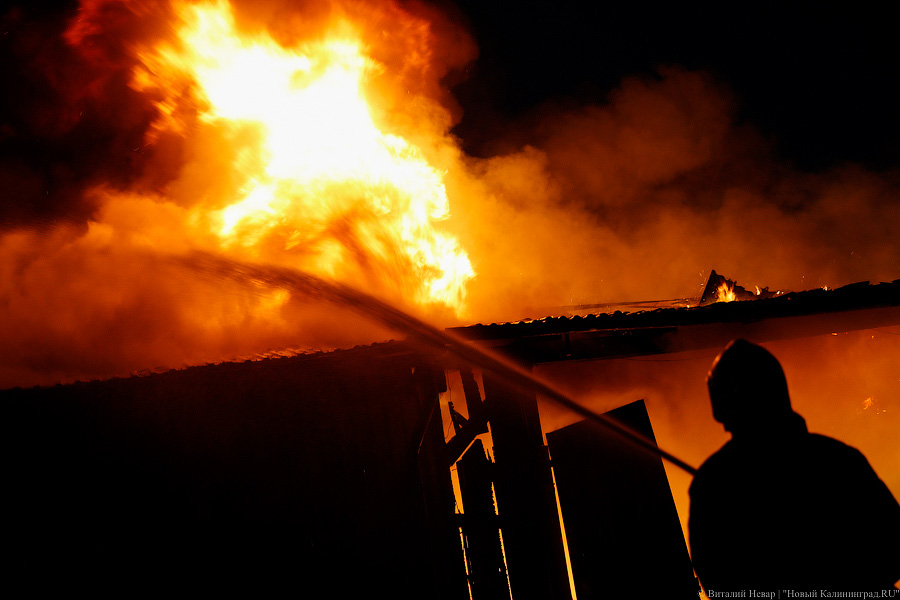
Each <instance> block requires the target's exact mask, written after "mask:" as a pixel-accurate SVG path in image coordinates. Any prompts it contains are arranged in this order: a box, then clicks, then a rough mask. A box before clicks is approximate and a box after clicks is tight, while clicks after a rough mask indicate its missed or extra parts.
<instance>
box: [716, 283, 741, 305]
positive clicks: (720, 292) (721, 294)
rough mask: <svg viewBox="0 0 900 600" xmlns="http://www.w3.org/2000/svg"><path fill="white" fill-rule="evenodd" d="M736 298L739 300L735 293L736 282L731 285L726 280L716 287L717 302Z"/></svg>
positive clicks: (730, 300)
mask: <svg viewBox="0 0 900 600" xmlns="http://www.w3.org/2000/svg"><path fill="white" fill-rule="evenodd" d="M735 300H737V295H736V294H735V293H734V284H731V285H729V284H728V282H727V281H726V282H723V283H722V285H720V286H719V287H718V288H717V289H716V302H733V301H735Z"/></svg>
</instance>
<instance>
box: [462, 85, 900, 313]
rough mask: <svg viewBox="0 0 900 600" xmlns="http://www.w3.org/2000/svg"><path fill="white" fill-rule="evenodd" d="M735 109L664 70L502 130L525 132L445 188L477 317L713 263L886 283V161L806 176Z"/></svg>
mask: <svg viewBox="0 0 900 600" xmlns="http://www.w3.org/2000/svg"><path fill="white" fill-rule="evenodd" d="M736 112H737V107H736V106H735V104H734V100H733V99H732V97H731V95H730V93H729V92H728V90H727V88H725V87H724V86H723V85H721V84H718V83H717V82H715V81H713V80H712V79H711V78H710V77H709V76H708V75H705V74H704V73H698V72H691V71H687V70H684V69H681V68H664V69H660V71H659V74H658V77H656V78H637V77H635V78H629V79H626V80H625V81H623V82H622V83H621V85H620V86H619V87H618V88H617V89H616V90H615V91H613V92H612V93H611V94H610V96H609V101H608V103H607V104H605V105H601V106H579V107H574V108H573V107H561V106H559V105H551V106H545V107H543V108H542V109H541V110H539V111H537V112H536V113H535V114H532V115H531V116H529V117H528V118H526V119H524V120H523V121H521V122H518V123H515V124H514V126H511V127H512V128H513V129H515V130H516V132H515V135H514V136H511V137H512V139H513V140H516V141H518V142H519V143H521V140H527V143H521V146H520V148H519V149H518V150H517V151H514V152H510V153H507V154H504V155H498V156H494V157H491V158H487V159H478V160H476V159H469V165H468V166H469V167H470V168H469V170H468V173H470V174H472V175H471V178H470V179H469V180H467V181H465V182H462V183H460V188H459V189H458V190H457V195H458V198H454V199H453V200H454V204H453V206H454V211H455V212H456V214H457V217H458V218H459V219H460V220H461V222H462V223H463V224H462V226H461V228H460V230H461V234H460V235H461V237H462V238H463V239H465V242H464V244H465V247H466V248H469V249H470V252H471V253H472V255H473V257H475V261H476V264H475V268H476V271H477V272H478V273H479V279H478V280H477V281H476V282H474V284H473V286H472V289H471V291H470V293H471V297H472V304H473V306H474V307H475V308H474V309H473V310H474V312H476V313H480V316H481V317H482V318H486V319H488V320H492V319H509V318H521V317H541V316H545V315H542V314H539V313H538V312H535V311H534V310H531V309H529V307H552V306H560V305H570V304H578V303H590V302H607V301H616V300H651V299H670V298H681V297H697V296H699V294H700V292H701V291H702V287H703V285H704V283H705V281H706V278H707V277H708V275H709V271H710V269H712V268H715V269H716V270H717V271H718V272H720V273H726V274H728V275H729V276H730V277H732V278H735V279H738V280H739V281H740V283H741V284H742V285H744V286H745V287H749V288H750V289H753V286H754V285H758V286H760V287H766V286H768V287H770V289H772V290H776V289H781V290H801V289H810V288H815V287H823V286H828V287H835V286H839V285H843V284H847V283H851V282H855V281H863V280H872V281H876V282H877V281H891V280H893V279H896V278H897V277H898V272H897V267H896V265H898V264H900V244H898V243H897V242H896V236H895V232H894V231H893V230H894V228H895V227H894V224H896V223H897V222H900V221H898V218H900V202H898V199H897V195H896V189H897V184H898V176H897V172H896V171H890V172H882V173H875V172H870V171H867V170H866V169H865V168H863V167H861V166H857V165H849V164H848V165H845V166H842V167H840V168H836V169H832V170H829V171H827V172H822V173H805V172H801V171H799V170H796V169H794V168H792V167H791V165H789V164H780V163H778V162H775V161H774V160H773V159H772V158H771V153H770V149H769V147H768V145H767V144H766V142H765V141H764V140H763V139H762V138H761V136H760V135H759V134H757V133H756V132H754V130H752V128H750V127H748V126H747V125H744V124H739V123H737V122H736ZM510 143H514V142H510ZM498 223H502V224H503V225H502V226H498V225H497V224H498ZM504 311H506V312H505V316H504Z"/></svg>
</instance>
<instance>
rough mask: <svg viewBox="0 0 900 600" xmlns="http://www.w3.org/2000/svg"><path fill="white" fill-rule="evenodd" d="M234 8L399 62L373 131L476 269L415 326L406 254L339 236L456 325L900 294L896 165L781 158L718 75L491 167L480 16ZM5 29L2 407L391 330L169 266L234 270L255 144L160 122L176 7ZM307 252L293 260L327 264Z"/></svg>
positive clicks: (187, 109) (689, 78) (377, 275)
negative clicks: (396, 154)
mask: <svg viewBox="0 0 900 600" xmlns="http://www.w3.org/2000/svg"><path fill="white" fill-rule="evenodd" d="M236 13H237V15H238V23H240V24H241V26H242V27H243V28H245V29H247V30H248V31H256V30H267V31H269V32H270V33H271V34H272V36H273V37H274V38H275V39H276V40H279V41H280V42H281V43H283V44H286V45H291V44H294V43H297V42H298V40H305V39H307V38H310V37H315V36H317V35H321V31H322V27H323V24H324V23H327V22H330V21H331V19H332V18H333V17H334V15H335V14H338V13H339V14H341V15H344V16H346V17H347V18H349V19H351V20H354V22H357V21H358V22H360V23H365V25H361V27H362V28H363V29H364V34H363V37H364V39H366V40H368V41H369V43H370V48H369V50H371V53H372V57H373V58H374V59H375V60H376V61H377V62H378V63H379V64H381V65H383V69H382V70H380V71H378V72H377V73H375V74H373V75H372V77H371V80H370V81H369V82H368V83H369V86H370V94H371V96H372V97H373V98H376V99H377V100H378V102H376V103H374V106H375V108H373V113H374V114H375V117H376V121H377V122H378V123H379V124H380V125H382V126H383V127H384V128H385V129H386V130H389V131H391V132H392V133H394V134H396V135H400V136H403V137H404V138H406V139H408V140H409V141H410V142H411V143H413V144H414V145H415V146H416V147H417V148H419V149H420V150H421V152H422V153H423V155H424V156H426V157H427V159H428V161H429V162H430V163H431V164H432V165H434V166H435V167H436V168H437V169H439V170H440V171H441V172H443V173H444V184H445V185H446V188H447V194H448V197H449V201H450V217H449V218H448V219H447V220H445V221H443V222H442V223H441V224H440V227H441V228H442V229H443V230H445V231H447V232H449V233H452V234H453V235H455V236H456V238H457V240H458V241H459V245H460V246H461V247H462V248H463V249H464V250H465V251H466V252H467V253H468V255H469V258H470V259H471V262H472V265H473V268H474V270H475V272H476V276H475V278H474V279H473V280H471V281H470V282H469V283H468V285H467V300H466V309H465V311H464V312H463V313H461V314H453V313H452V311H448V310H445V309H440V307H421V306H414V305H413V303H412V302H411V300H410V298H409V289H408V286H407V285H406V284H405V283H404V282H403V279H402V277H401V276H400V275H399V274H398V273H400V272H401V271H402V269H403V268H404V265H403V264H402V263H401V262H398V261H397V259H396V257H392V256H386V257H385V256H380V255H378V254H377V253H376V252H374V251H373V250H372V249H370V248H366V247H364V246H362V245H360V244H359V239H358V238H356V237H353V236H352V235H349V236H348V235H344V236H343V237H342V234H341V231H345V232H346V231H348V230H350V229H340V228H338V227H332V228H331V229H329V230H328V232H329V235H331V236H332V238H331V239H332V241H333V243H334V244H336V245H337V246H339V247H341V248H352V249H353V250H354V252H356V253H357V254H356V256H357V259H356V260H357V262H356V263H355V264H354V265H353V266H352V268H348V269H347V270H345V271H344V272H342V273H341V277H342V278H343V280H344V282H345V283H350V284H353V285H357V286H359V287H361V288H364V289H366V290H367V291H371V292H372V293H375V294H376V295H378V296H379V297H381V298H384V299H386V300H388V301H390V302H392V303H394V304H397V305H399V306H401V307H403V308H405V309H407V310H410V311H412V312H415V313H416V314H419V315H421V316H424V317H426V318H428V319H430V320H431V321H433V322H436V323H437V324H439V325H455V324H460V323H462V324H466V323H474V322H479V321H480V322H492V321H509V320H516V319H521V318H539V317H543V316H547V314H550V313H549V312H547V310H548V307H553V306H561V305H570V304H579V303H598V302H615V301H623V300H653V299H668V298H681V297H691V296H699V294H700V292H701V291H702V287H703V285H704V283H705V281H706V278H707V277H708V275H709V270H710V269H712V268H715V269H716V270H717V271H718V272H720V273H723V274H725V275H727V276H729V277H731V278H733V279H736V280H737V281H738V282H739V283H740V284H741V285H743V286H745V287H747V288H748V289H752V288H753V286H754V285H758V286H760V287H764V286H768V287H769V288H770V289H772V290H775V289H783V290H800V289H809V288H814V287H821V286H829V287H835V286H840V285H843V284H846V283H851V282H855V281H861V280H871V281H883V280H893V279H896V278H897V277H900V273H898V272H897V265H900V244H898V242H897V235H896V225H897V223H900V201H898V196H897V189H898V185H897V184H898V181H897V178H898V175H897V172H896V170H889V171H880V172H873V171H870V170H867V169H866V168H865V167H863V166H859V165H851V164H848V165H844V166H841V167H838V168H834V169H830V170H828V171H824V172H816V173H810V172H803V171H800V170H798V169H796V168H794V167H793V166H792V165H790V164H786V163H780V162H778V161H776V160H775V159H774V158H773V153H772V150H771V147H770V145H769V143H768V142H767V141H766V140H765V139H764V138H763V137H762V136H761V135H760V134H759V133H757V132H755V131H754V130H753V129H752V128H751V127H750V126H748V125H746V124H741V123H739V122H738V119H737V114H738V111H739V108H740V107H739V106H738V105H737V102H736V100H735V98H734V97H733V94H732V93H731V92H730V91H729V89H728V87H727V86H726V85H725V84H724V83H722V82H719V81H717V80H716V79H715V78H714V77H713V76H712V75H709V74H707V73H704V72H699V71H691V70H688V69H685V68H682V67H677V66H673V67H662V68H660V69H659V71H658V74H657V75H656V76H655V77H647V76H641V77H637V76H635V77H629V78H626V79H624V80H623V81H622V82H621V83H620V84H619V85H618V86H617V87H616V89H615V90H613V91H612V92H611V93H610V94H609V95H608V98H607V100H606V102H605V103H601V104H595V105H585V104H575V103H563V102H556V103H552V104H546V105H543V106H541V107H539V108H537V109H535V110H533V111H531V112H530V113H528V114H526V115H524V116H520V117H518V118H516V119H508V120H498V121H497V122H496V123H495V124H494V129H495V130H496V132H497V137H496V139H495V140H494V141H493V143H492V144H491V147H492V148H493V150H492V151H491V152H489V153H485V155H484V156H479V157H475V156H470V155H467V154H466V153H465V152H463V150H462V145H461V143H460V140H458V139H456V138H455V137H454V136H453V135H452V133H451V131H452V128H453V126H454V125H455V124H456V123H457V122H458V121H459V119H460V117H461V107H460V105H459V104H458V103H457V102H456V101H455V100H454V96H453V88H452V84H454V83H456V82H458V81H462V80H464V78H465V69H466V67H467V66H468V65H471V64H472V63H473V61H475V60H477V48H476V46H475V43H474V41H473V40H472V38H471V36H470V35H469V34H468V33H466V31H465V29H464V27H463V26H462V25H461V23H463V22H464V17H462V16H461V15H460V14H457V13H454V12H453V11H452V10H451V11H449V12H447V11H444V10H438V9H437V8H435V7H434V6H431V5H426V4H419V3H367V2H343V3H338V2H331V3H316V2H301V3H297V2H293V3H288V2H266V3H252V2H240V3H236ZM386 23H392V24H394V25H393V26H392V27H390V28H388V27H386V25H385V24H386ZM398 24H399V25H398ZM3 25H4V30H5V31H8V32H9V33H8V35H6V36H5V37H4V46H3V52H4V55H5V59H6V60H5V61H4V64H6V65H8V66H7V67H4V68H6V69H7V70H8V71H7V72H6V73H4V75H5V76H6V77H7V79H9V80H10V81H13V82H15V85H12V86H10V94H9V95H8V96H7V98H6V100H5V104H4V105H3V113H2V114H3V123H2V124H0V189H2V190H3V192H2V196H0V227H2V231H0V275H2V277H0V307H2V311H0V329H2V330H3V331H5V332H6V336H5V340H4V344H3V346H2V348H0V388H6V387H11V386H15V385H35V384H53V383H57V382H68V381H73V380H77V379H91V378H98V377H110V376H115V375H127V374H128V373H131V372H135V371H141V370H145V369H153V368H157V367H159V368H172V367H181V366H184V365H189V364H197V363H202V362H208V361H221V360H232V359H235V358H239V357H244V356H252V355H255V354H258V353H262V352H266V351H269V350H271V349H280V348H297V349H313V348H333V347H345V346H348V345H353V344H358V343H368V342H372V341H379V340H381V339H384V338H385V337H386V336H388V335H390V334H389V333H387V332H385V331H384V330H382V329H379V328H376V327H374V326H372V325H367V324H364V323H362V322H359V321H357V320H356V319H351V318H347V317H345V316H340V315H333V314H330V312H329V311H330V310H331V309H323V308H321V307H319V306H316V305H314V304H309V303H308V302H306V301H305V300H304V301H301V300H299V299H289V298H287V299H286V298H285V297H284V295H283V294H281V293H280V292H279V290H276V289H259V288H258V287H254V286H253V285H249V284H248V285H239V284H233V285H230V286H228V287H226V288H217V287H216V286H215V285H213V284H212V283H210V282H204V281H197V280H195V279H192V278H191V276H190V275H189V274H188V273H185V272H182V271H179V270H178V269H177V268H175V267H173V266H172V265H171V263H167V264H166V266H163V265H161V264H158V262H157V261H155V260H154V258H153V255H154V252H159V253H161V254H164V255H165V254H171V253H186V252H189V251H191V250H197V249H200V250H205V251H215V249H216V245H217V244H218V241H217V240H216V239H214V236H212V235H211V234H210V233H209V230H208V228H206V229H204V228H201V227H199V226H198V221H197V217H196V213H195V212H194V211H193V209H195V208H197V207H209V208H221V207H222V206H224V205H225V204H227V199H228V198H229V197H230V196H229V194H231V193H232V190H233V189H234V188H235V187H237V186H239V185H240V174H239V173H237V172H236V171H235V169H234V167H233V166H232V165H233V161H232V159H233V158H234V156H233V155H234V154H237V153H238V152H239V150H237V148H239V147H240V145H241V144H242V143H244V141H246V140H245V139H244V138H245V137H248V136H249V137H252V135H253V134H252V132H248V131H246V130H244V131H241V130H231V131H224V130H221V129H216V128H214V127H210V126H208V125H204V124H203V123H200V122H199V121H198V117H197V114H196V109H195V108H194V109H191V105H190V104H188V103H186V104H184V105H179V111H180V112H179V111H175V113H174V114H175V118H177V119H181V120H182V121H183V122H184V123H187V124H189V125H190V126H191V129H190V131H189V134H187V135H186V134H184V133H180V132H175V131H173V130H160V129H159V128H158V127H157V126H156V125H155V124H156V123H158V122H159V117H160V109H159V105H158V101H159V100H160V98H159V92H158V91H155V90H153V89H149V88H148V89H145V90H143V91H138V89H136V88H135V87H134V85H133V81H132V79H133V72H134V69H135V66H136V65H137V64H138V62H139V61H138V58H137V56H136V53H135V50H136V49H137V48H142V47H146V46H148V45H152V44H153V43H155V42H156V41H158V40H159V39H162V38H167V37H171V36H172V35H173V30H172V14H171V10H170V9H169V8H168V5H167V4H166V3H149V2H136V1H128V2H124V1H123V2H116V1H111V0H110V1H97V2H83V3H82V4H81V6H80V8H77V7H74V6H69V7H68V8H67V10H64V11H61V12H53V13H46V14H45V13H40V12H31V13H29V12H28V10H26V9H13V10H11V11H8V12H7V13H5V14H4V15H3ZM398 89H399V90H402V93H399V94H398V93H396V91H395V90H398ZM188 96H190V94H189V93H188V92H185V94H184V95H183V96H182V97H180V98H182V99H183V98H186V97H188ZM179 101H180V100H179ZM185 102H186V101H185ZM192 110H193V111H194V112H191V111H192ZM347 218H357V217H354V216H352V215H351V216H348V217H347ZM358 218H371V217H365V216H364V217H358ZM267 252H268V251H267ZM273 256H275V253H274V251H272V252H268V253H267V254H266V253H264V254H263V257H262V258H263V259H268V260H276V259H274V258H272V257H273ZM309 256H310V255H309V254H303V253H302V252H299V251H296V252H294V253H292V254H291V253H289V254H287V255H286V256H284V257H282V258H278V259H277V260H278V261H280V262H281V264H282V265H284V264H295V265H298V266H300V267H301V268H304V267H307V266H314V265H311V261H312V259H311V258H309ZM304 261H306V262H304ZM550 312H552V311H550Z"/></svg>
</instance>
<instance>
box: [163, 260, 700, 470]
mask: <svg viewBox="0 0 900 600" xmlns="http://www.w3.org/2000/svg"><path fill="white" fill-rule="evenodd" d="M175 260H176V262H178V263H179V264H180V265H181V266H182V267H185V268H187V269H188V270H190V271H193V272H195V273H197V274H200V275H204V276H206V277H211V278H214V279H222V278H227V279H232V280H235V281H238V282H257V283H260V284H262V285H265V286H268V287H275V288H280V289H284V290H287V291H288V292H290V293H291V294H294V295H302V296H305V297H307V298H310V299H312V300H315V301H319V302H326V303H329V304H332V305H335V306H337V307H340V308H343V309H346V310H351V311H354V312H356V313H358V314H361V315H363V316H365V317H366V318H369V319H372V320H374V321H376V322H378V323H380V324H381V325H383V326H385V327H387V328H389V329H391V330H393V331H395V332H396V333H399V334H402V335H406V336H408V338H409V340H410V341H412V342H417V343H419V344H421V345H424V346H426V347H428V348H429V349H430V350H432V351H434V352H439V353H446V352H449V353H451V354H452V355H454V356H456V357H457V358H458V359H460V360H462V361H463V362H465V363H467V364H468V365H470V366H472V367H477V368H480V369H482V371H486V372H489V373H492V374H493V375H494V376H495V377H497V378H498V379H500V380H501V381H503V382H505V383H506V384H507V385H510V386H512V387H514V388H516V389H518V390H521V391H523V392H526V393H534V392H537V393H538V394H541V395H542V396H544V397H546V398H547V399H549V400H551V401H553V402H556V403H557V404H559V405H560V406H562V407H564V408H566V409H568V410H570V411H572V412H574V413H575V414H577V415H579V416H581V417H583V418H585V419H589V420H591V421H593V422H595V423H597V424H599V425H600V426H602V427H603V428H605V429H606V431H608V432H609V433H611V434H613V435H617V436H620V437H621V438H622V439H623V440H624V441H626V442H627V443H629V444H631V445H632V446H634V447H636V448H640V449H641V450H644V451H647V452H651V453H652V454H654V455H656V456H659V457H661V458H663V459H664V460H666V461H668V462H670V463H672V464H673V465H675V466H676V467H678V468H680V469H682V470H684V471H685V472H687V473H689V474H690V475H694V474H695V473H696V472H697V470H696V469H695V468H694V467H692V466H691V465H689V464H688V463H687V462H685V461H683V460H681V459H680V458H678V457H677V456H674V455H672V454H671V453H669V452H667V451H665V450H663V449H662V448H660V447H659V446H658V445H657V444H656V443H655V442H654V441H652V440H650V439H648V438H647V437H645V436H644V435H643V434H641V433H639V432H637V431H634V430H633V429H631V428H630V427H627V426H626V425H623V424H622V423H620V422H618V421H616V420H615V419H612V418H610V417H608V416H606V415H603V414H601V413H597V412H594V411H593V410H591V409H589V408H588V407H586V406H585V405H584V404H582V403H580V402H577V401H575V400H574V399H572V398H570V397H569V396H567V395H565V394H563V393H562V392H560V391H559V390H557V389H556V388H555V387H553V386H552V385H550V384H549V383H547V382H545V381H542V380H541V379H540V378H538V377H535V376H534V374H532V373H530V372H529V371H526V370H525V369H523V368H522V367H520V366H518V365H516V364H514V363H512V362H511V361H509V360H507V359H505V358H503V357H501V356H498V355H496V354H495V353H492V352H489V351H487V350H485V349H482V348H479V347H477V346H475V345H473V344H471V343H469V342H467V341H465V340H462V339H460V338H459V337H458V336H456V335H453V334H451V333H449V332H447V331H444V330H442V329H439V328H437V327H435V326H433V325H430V324H429V323H426V322H425V321H423V320H421V319H419V318H418V317H415V316H413V315H410V314H408V313H406V312H404V311H402V310H399V309H398V308H396V307H394V306H391V305H390V304H388V303H386V302H384V301H382V300H379V299H378V298H376V297H374V296H372V295H370V294H367V293H365V292H362V291H360V290H358V289H356V288H354V287H352V286H349V285H346V284H344V283H340V282H336V281H329V280H326V279H323V278H321V277H317V276H315V275H312V274H309V273H305V272H303V271H298V270H295V269H290V268H286V267H278V266H271V265H260V264H254V263H248V262H240V261H236V260H231V259H227V258H223V257H220V256H216V255H214V254H209V253H204V252H195V253H192V254H189V255H187V256H184V257H178V258H176V259H175Z"/></svg>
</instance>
